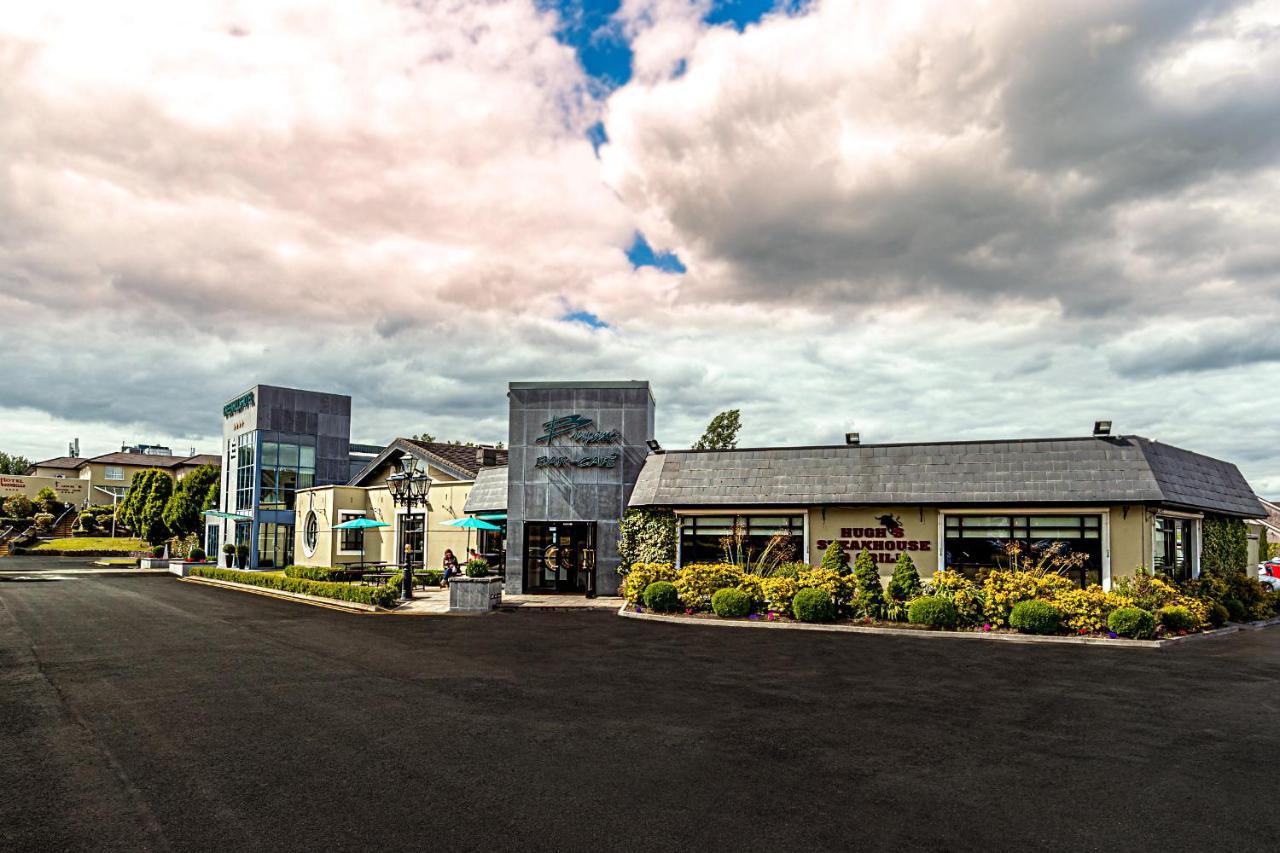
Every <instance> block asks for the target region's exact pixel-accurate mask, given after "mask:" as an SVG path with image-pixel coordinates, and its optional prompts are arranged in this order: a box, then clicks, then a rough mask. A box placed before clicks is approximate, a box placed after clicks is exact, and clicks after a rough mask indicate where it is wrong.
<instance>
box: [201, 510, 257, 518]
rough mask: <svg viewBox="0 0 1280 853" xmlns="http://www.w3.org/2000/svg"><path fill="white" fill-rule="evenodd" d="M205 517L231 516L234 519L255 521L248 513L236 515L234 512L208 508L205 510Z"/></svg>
mask: <svg viewBox="0 0 1280 853" xmlns="http://www.w3.org/2000/svg"><path fill="white" fill-rule="evenodd" d="M204 517H205V518H229V519H231V520H233V521H253V519H252V518H250V517H249V516H247V515H236V514H235V513H234V512H220V511H218V510H216V509H207V510H205V511H204Z"/></svg>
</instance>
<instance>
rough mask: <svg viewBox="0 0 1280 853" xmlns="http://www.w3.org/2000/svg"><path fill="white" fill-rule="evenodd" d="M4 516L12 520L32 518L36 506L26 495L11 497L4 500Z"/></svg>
mask: <svg viewBox="0 0 1280 853" xmlns="http://www.w3.org/2000/svg"><path fill="white" fill-rule="evenodd" d="M3 506H4V514H5V515H7V516H9V517H10V518H30V517H31V516H32V515H33V514H34V513H35V511H36V505H35V504H33V503H32V502H31V498H29V497H27V496H26V495H10V496H9V497H7V498H5V499H4V504H3Z"/></svg>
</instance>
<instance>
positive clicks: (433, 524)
mask: <svg viewBox="0 0 1280 853" xmlns="http://www.w3.org/2000/svg"><path fill="white" fill-rule="evenodd" d="M471 486H472V484H471V483H470V482H436V483H433V484H432V486H431V496H430V500H431V506H432V509H431V511H429V512H428V513H427V530H426V533H427V541H426V560H425V562H426V566H427V568H440V566H441V565H442V563H443V561H444V552H445V549H446V548H451V549H453V553H454V555H455V556H456V557H457V558H458V562H460V563H462V562H466V559H467V540H468V537H467V531H466V530H465V529H458V528H456V527H447V526H445V524H444V522H446V521H450V520H452V519H455V518H462V517H463V513H462V507H463V505H464V504H465V503H466V500H467V494H468V493H469V492H470V491H471ZM311 510H315V512H316V516H317V521H318V525H317V535H316V549H315V552H314V553H312V554H310V555H308V554H307V551H306V548H305V547H304V542H303V536H304V534H305V531H306V518H307V513H308V512H310V511H311ZM342 510H352V511H359V512H363V513H364V514H365V516H366V517H368V518H373V519H375V520H377V521H384V522H386V523H387V524H389V525H390V526H389V527H378V528H371V529H369V530H366V531H365V533H364V537H365V539H364V542H365V559H366V560H369V561H380V562H387V563H396V562H399V561H400V560H401V555H399V554H397V553H396V542H397V541H399V530H400V518H401V516H403V515H404V512H403V510H402V509H400V508H399V507H397V506H396V505H395V503H394V502H393V501H392V499H391V493H390V491H388V490H387V489H386V487H385V486H373V487H368V488H366V487H356V486H322V487H317V488H314V489H305V490H302V491H300V492H298V501H297V504H296V508H295V523H294V535H295V537H296V539H295V541H294V560H295V561H296V562H297V563H299V564H300V565H306V566H336V565H341V564H343V563H354V562H357V561H359V559H360V553H359V551H356V552H354V553H350V554H348V553H346V552H340V551H339V550H338V546H339V545H340V544H341V531H334V530H332V527H333V525H334V524H338V523H339V522H340V521H341V520H342V519H341V517H340V516H341V511H342ZM419 512H420V510H415V512H414V514H415V515H417V514H419ZM470 541H471V545H472V547H474V546H475V543H476V536H475V532H474V531H472V532H471V537H470Z"/></svg>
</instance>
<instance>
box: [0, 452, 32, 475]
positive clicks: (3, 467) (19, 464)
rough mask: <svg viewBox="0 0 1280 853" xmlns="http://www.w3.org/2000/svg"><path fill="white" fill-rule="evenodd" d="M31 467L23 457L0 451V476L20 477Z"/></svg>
mask: <svg viewBox="0 0 1280 853" xmlns="http://www.w3.org/2000/svg"><path fill="white" fill-rule="evenodd" d="M30 467H31V460H30V459H28V458H27V457H25V456H18V455H16V454H15V455H12V456H11V455H9V454H8V453H5V452H4V451H3V450H0V474H16V475H22V474H25V473H27V469H28V468H30Z"/></svg>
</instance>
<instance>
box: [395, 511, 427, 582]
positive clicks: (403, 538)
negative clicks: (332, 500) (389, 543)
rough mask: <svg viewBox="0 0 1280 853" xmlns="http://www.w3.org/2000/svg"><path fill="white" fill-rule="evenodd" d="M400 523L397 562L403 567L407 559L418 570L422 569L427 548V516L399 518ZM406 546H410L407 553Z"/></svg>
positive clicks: (403, 516)
mask: <svg viewBox="0 0 1280 853" xmlns="http://www.w3.org/2000/svg"><path fill="white" fill-rule="evenodd" d="M399 521H400V536H399V538H398V540H397V543H396V544H397V547H396V561H397V562H398V563H400V564H401V565H403V564H404V561H405V558H406V557H407V558H408V559H409V560H412V561H413V565H414V567H415V568H416V569H421V568H422V567H423V564H422V560H423V557H424V555H425V554H426V546H427V534H426V524H425V522H426V516H425V515H402V516H400V517H399ZM406 545H407V546H408V550H407V551H406V550H405V546H406Z"/></svg>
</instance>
